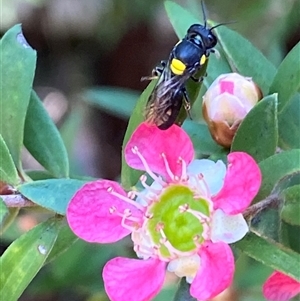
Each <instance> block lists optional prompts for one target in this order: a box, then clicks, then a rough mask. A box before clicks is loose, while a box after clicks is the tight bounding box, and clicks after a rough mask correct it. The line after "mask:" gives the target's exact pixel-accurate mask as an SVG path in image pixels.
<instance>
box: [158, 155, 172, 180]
mask: <svg viewBox="0 0 300 301" xmlns="http://www.w3.org/2000/svg"><path fill="white" fill-rule="evenodd" d="M161 156H162V158H163V160H164V163H165V168H166V171H167V174H168V175H169V177H170V178H171V179H172V180H175V175H174V174H173V172H172V171H171V169H170V165H169V162H168V160H167V158H166V155H165V153H161Z"/></svg>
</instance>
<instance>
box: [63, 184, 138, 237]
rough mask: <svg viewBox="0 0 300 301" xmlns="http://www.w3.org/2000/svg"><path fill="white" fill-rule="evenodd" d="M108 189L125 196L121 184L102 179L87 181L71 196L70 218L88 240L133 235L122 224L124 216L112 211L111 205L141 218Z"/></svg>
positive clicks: (71, 225)
mask: <svg viewBox="0 0 300 301" xmlns="http://www.w3.org/2000/svg"><path fill="white" fill-rule="evenodd" d="M109 188H112V189H113V191H115V192H116V193H118V194H120V195H122V196H126V193H125V191H124V190H123V189H122V187H121V186H120V185H119V184H118V183H116V182H113V181H108V180H99V181H95V182H90V183H87V184H85V185H84V186H83V187H82V188H81V189H79V190H78V191H77V192H76V194H75V195H74V196H73V198H72V199H71V201H70V203H69V205H68V208H67V220H68V223H69V226H70V228H71V229H72V231H73V232H74V233H75V234H76V235H77V236H78V237H80V238H82V239H84V240H86V241H88V242H98V243H110V242H115V241H118V240H119V239H121V238H123V237H125V236H127V235H128V234H130V230H128V229H126V228H124V227H123V226H122V225H121V221H122V217H120V216H118V215H117V214H111V213H110V208H111V207H115V208H116V210H117V212H120V213H123V212H124V210H125V209H130V210H131V212H132V215H133V216H135V217H136V216H137V217H142V213H141V212H140V211H139V210H138V209H137V208H136V207H134V206H133V205H131V204H129V203H127V202H125V201H123V200H121V199H119V198H118V197H117V196H114V195H112V194H111V193H110V192H108V191H107V190H108V189H109Z"/></svg>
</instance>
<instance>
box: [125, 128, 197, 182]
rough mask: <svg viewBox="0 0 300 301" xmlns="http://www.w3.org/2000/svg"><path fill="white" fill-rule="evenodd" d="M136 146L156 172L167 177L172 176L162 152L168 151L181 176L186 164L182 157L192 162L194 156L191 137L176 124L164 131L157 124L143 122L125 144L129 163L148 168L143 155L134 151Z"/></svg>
mask: <svg viewBox="0 0 300 301" xmlns="http://www.w3.org/2000/svg"><path fill="white" fill-rule="evenodd" d="M133 147H137V148H138V150H139V152H140V153H141V154H142V156H143V157H144V158H145V159H146V161H147V163H148V165H149V167H150V169H151V170H152V171H153V172H155V173H158V174H159V175H162V176H165V177H167V178H169V177H168V174H167V172H166V167H165V163H164V160H163V158H162V156H161V154H162V153H164V154H165V156H166V159H167V161H168V163H169V166H170V169H171V171H172V172H173V174H175V175H177V176H180V175H181V172H182V164H181V163H180V162H178V159H179V158H182V159H183V160H185V162H186V164H187V165H188V164H189V163H190V162H191V161H192V159H193V158H194V149H193V144H192V141H191V139H190V138H189V136H188V135H187V134H186V132H185V131H184V130H182V129H181V128H180V127H179V126H177V125H175V124H174V125H172V126H171V127H170V128H168V129H167V130H160V129H159V128H158V127H157V126H155V125H149V124H147V123H141V124H140V125H139V127H138V128H137V129H136V130H135V132H134V133H133V134H132V136H131V138H130V140H129V141H128V143H127V145H126V147H125V159H126V162H127V163H128V165H129V166H131V167H132V168H135V169H139V170H145V167H144V165H143V163H142V161H141V160H140V158H139V157H138V156H137V155H136V154H134V153H133V152H132V148H133Z"/></svg>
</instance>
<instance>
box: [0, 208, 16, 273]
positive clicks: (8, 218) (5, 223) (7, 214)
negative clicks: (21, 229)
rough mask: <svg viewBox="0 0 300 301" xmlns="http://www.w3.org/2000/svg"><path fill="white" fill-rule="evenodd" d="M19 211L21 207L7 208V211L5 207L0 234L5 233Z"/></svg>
mask: <svg viewBox="0 0 300 301" xmlns="http://www.w3.org/2000/svg"><path fill="white" fill-rule="evenodd" d="M19 211H20V208H7V211H6V210H5V209H4V210H3V211H2V213H3V214H4V216H3V220H2V222H1V227H0V234H3V233H4V232H5V231H6V229H8V228H9V226H10V225H11V224H12V223H13V221H14V220H15V218H16V217H17V215H18V213H19ZM0 271H1V266H0Z"/></svg>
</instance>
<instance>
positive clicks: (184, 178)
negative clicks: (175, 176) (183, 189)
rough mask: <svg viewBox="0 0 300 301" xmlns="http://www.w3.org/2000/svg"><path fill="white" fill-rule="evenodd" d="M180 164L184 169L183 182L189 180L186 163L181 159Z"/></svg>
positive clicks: (182, 171) (182, 172) (182, 170)
mask: <svg viewBox="0 0 300 301" xmlns="http://www.w3.org/2000/svg"><path fill="white" fill-rule="evenodd" d="M179 162H180V163H181V166H182V169H181V180H184V181H186V180H187V179H188V177H187V174H186V162H185V161H184V160H183V159H182V158H181V157H179Z"/></svg>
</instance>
